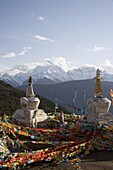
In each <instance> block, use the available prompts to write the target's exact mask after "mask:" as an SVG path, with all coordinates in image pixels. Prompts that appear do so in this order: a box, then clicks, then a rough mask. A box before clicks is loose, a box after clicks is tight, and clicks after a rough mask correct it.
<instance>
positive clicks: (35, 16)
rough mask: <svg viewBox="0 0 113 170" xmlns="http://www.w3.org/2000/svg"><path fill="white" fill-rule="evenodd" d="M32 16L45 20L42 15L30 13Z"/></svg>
mask: <svg viewBox="0 0 113 170" xmlns="http://www.w3.org/2000/svg"><path fill="white" fill-rule="evenodd" d="M31 15H32V16H33V17H35V18H36V19H38V20H40V21H45V18H44V17H42V16H37V15H36V14H34V13H32V14H31Z"/></svg>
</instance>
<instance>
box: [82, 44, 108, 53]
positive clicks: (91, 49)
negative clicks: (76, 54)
mask: <svg viewBox="0 0 113 170" xmlns="http://www.w3.org/2000/svg"><path fill="white" fill-rule="evenodd" d="M108 50H109V48H106V47H101V46H98V45H97V44H96V45H94V47H93V48H90V49H85V51H87V52H90V51H92V52H102V51H108Z"/></svg>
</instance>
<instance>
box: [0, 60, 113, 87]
mask: <svg viewBox="0 0 113 170" xmlns="http://www.w3.org/2000/svg"><path fill="white" fill-rule="evenodd" d="M96 69H97V67H96V66H91V65H84V66H81V67H78V68H73V69H69V70H68V71H65V70H64V69H63V68H62V67H61V66H59V65H57V64H56V63H54V62H51V61H48V62H46V63H45V64H39V63H31V65H28V64H24V65H18V66H15V67H13V68H12V69H10V70H7V71H5V72H2V73H0V79H1V80H3V81H4V82H6V83H9V84H11V85H13V86H15V87H16V86H20V85H24V84H26V82H27V81H26V80H27V79H28V78H29V76H32V78H33V82H34V83H35V84H37V83H38V84H56V83H61V82H67V81H72V80H85V79H93V78H94V77H95V75H96ZM100 70H101V75H102V77H103V78H104V80H105V81H110V82H113V65H111V64H110V63H109V61H106V62H105V63H103V64H102V65H101V66H100Z"/></svg>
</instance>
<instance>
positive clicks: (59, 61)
mask: <svg viewBox="0 0 113 170" xmlns="http://www.w3.org/2000/svg"><path fill="white" fill-rule="evenodd" d="M45 61H46V62H47V63H48V64H51V63H53V64H55V65H57V66H59V67H61V68H62V69H63V70H64V71H66V72H67V71H68V70H69V69H71V68H72V65H70V64H71V61H67V60H66V59H65V58H64V57H55V58H52V59H48V58H46V59H45Z"/></svg>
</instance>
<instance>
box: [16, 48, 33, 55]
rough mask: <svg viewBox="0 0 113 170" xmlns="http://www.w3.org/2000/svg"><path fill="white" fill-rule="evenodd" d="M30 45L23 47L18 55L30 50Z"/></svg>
mask: <svg viewBox="0 0 113 170" xmlns="http://www.w3.org/2000/svg"><path fill="white" fill-rule="evenodd" d="M31 49H32V48H31V47H23V50H22V51H21V52H20V53H18V55H25V53H27V51H28V50H31Z"/></svg>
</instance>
